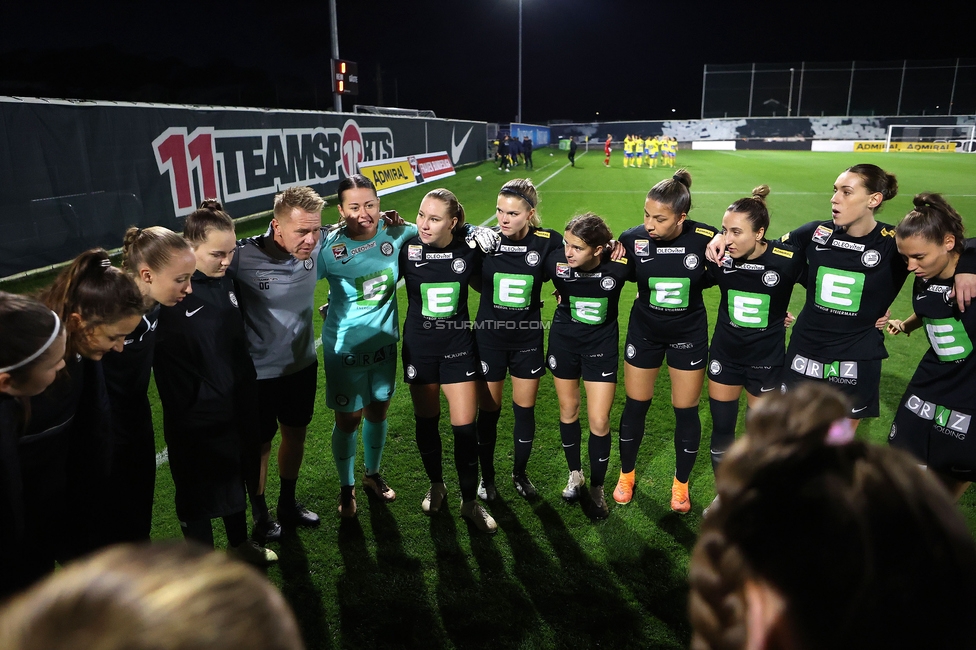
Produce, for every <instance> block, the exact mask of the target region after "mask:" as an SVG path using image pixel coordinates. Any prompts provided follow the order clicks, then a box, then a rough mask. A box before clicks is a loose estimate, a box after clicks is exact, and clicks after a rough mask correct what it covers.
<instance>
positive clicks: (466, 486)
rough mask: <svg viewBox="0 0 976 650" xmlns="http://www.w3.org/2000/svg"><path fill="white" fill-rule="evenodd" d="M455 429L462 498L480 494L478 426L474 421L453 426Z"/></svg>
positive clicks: (456, 457) (468, 498) (469, 499)
mask: <svg viewBox="0 0 976 650" xmlns="http://www.w3.org/2000/svg"><path fill="white" fill-rule="evenodd" d="M451 429H453V430H454V467H455V469H457V474H458V483H460V485H461V500H462V501H474V498H475V497H476V496H478V428H477V427H476V426H475V424H474V422H472V423H471V424H462V425H461V426H453V425H452V426H451Z"/></svg>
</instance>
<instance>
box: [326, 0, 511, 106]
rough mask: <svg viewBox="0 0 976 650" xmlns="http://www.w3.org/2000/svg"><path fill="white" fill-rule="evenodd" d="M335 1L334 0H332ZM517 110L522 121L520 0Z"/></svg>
mask: <svg viewBox="0 0 976 650" xmlns="http://www.w3.org/2000/svg"><path fill="white" fill-rule="evenodd" d="M332 1H333V2H335V0H332ZM518 86H519V87H518V112H517V113H516V114H515V121H516V122H519V123H521V122H522V0H519V71H518Z"/></svg>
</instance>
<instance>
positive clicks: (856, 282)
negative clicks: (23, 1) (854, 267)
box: [815, 266, 864, 312]
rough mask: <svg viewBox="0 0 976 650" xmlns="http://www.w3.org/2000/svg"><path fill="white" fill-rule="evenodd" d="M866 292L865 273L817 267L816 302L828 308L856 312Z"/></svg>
mask: <svg viewBox="0 0 976 650" xmlns="http://www.w3.org/2000/svg"><path fill="white" fill-rule="evenodd" d="M862 293H864V274H863V273H858V272H856V271H841V270H840V269H832V268H830V267H829V266H821V267H820V268H819V269H817V295H816V298H815V302H816V303H817V304H818V305H820V306H821V307H826V308H827V309H837V310H840V311H850V312H856V311H857V310H858V309H860V308H861V294H862Z"/></svg>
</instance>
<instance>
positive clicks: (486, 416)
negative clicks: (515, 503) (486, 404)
mask: <svg viewBox="0 0 976 650" xmlns="http://www.w3.org/2000/svg"><path fill="white" fill-rule="evenodd" d="M500 415H501V409H499V410H497V411H482V410H480V409H479V411H478V460H480V461H481V476H482V477H483V478H484V479H485V481H494V480H495V443H496V442H497V441H498V417H499V416H500Z"/></svg>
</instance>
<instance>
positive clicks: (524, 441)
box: [518, 438, 532, 443]
mask: <svg viewBox="0 0 976 650" xmlns="http://www.w3.org/2000/svg"><path fill="white" fill-rule="evenodd" d="M518 441H519V442H521V443H528V442H532V441H531V440H522V439H521V438H519V439H518Z"/></svg>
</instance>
